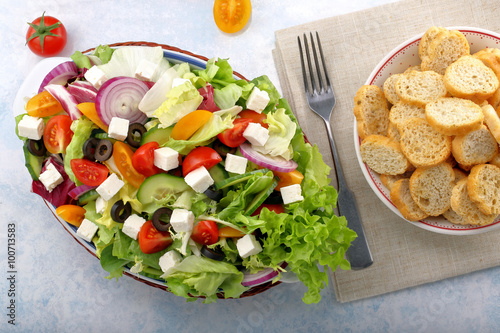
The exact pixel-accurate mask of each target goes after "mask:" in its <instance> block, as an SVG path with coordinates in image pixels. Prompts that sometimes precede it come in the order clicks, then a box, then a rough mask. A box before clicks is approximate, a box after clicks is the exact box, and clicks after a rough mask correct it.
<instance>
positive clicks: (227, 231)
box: [219, 226, 245, 238]
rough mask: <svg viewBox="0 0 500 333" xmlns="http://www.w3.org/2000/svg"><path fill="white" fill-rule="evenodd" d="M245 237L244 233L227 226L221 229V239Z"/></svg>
mask: <svg viewBox="0 0 500 333" xmlns="http://www.w3.org/2000/svg"><path fill="white" fill-rule="evenodd" d="M243 236H245V234H244V233H242V232H241V231H239V230H236V229H234V228H231V227H227V226H226V227H222V228H220V229H219V237H226V238H228V237H229V238H241V237H243Z"/></svg>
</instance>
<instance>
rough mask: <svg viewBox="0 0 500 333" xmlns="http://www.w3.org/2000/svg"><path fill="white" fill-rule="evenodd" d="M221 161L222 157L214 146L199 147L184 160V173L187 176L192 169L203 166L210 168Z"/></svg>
mask: <svg viewBox="0 0 500 333" xmlns="http://www.w3.org/2000/svg"><path fill="white" fill-rule="evenodd" d="M220 161H222V157H220V155H219V153H217V152H216V151H215V150H213V149H212V148H210V147H206V146H201V147H197V148H195V149H193V150H191V152H190V153H189V154H187V156H186V158H185V159H184V161H183V162H182V173H183V175H184V176H186V175H187V174H188V173H190V172H191V171H193V170H196V169H198V168H199V167H202V166H204V167H205V168H206V169H207V170H208V169H210V168H211V167H213V166H214V165H216V164H217V163H219V162H220Z"/></svg>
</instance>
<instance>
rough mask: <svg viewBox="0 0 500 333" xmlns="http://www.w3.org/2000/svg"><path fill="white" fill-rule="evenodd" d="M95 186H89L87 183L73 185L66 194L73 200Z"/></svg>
mask: <svg viewBox="0 0 500 333" xmlns="http://www.w3.org/2000/svg"><path fill="white" fill-rule="evenodd" d="M95 188H96V186H89V185H85V184H83V185H80V186H78V187H75V188H74V189H72V190H71V191H69V193H68V195H69V196H70V197H71V198H73V199H74V200H78V198H79V197H80V196H81V195H82V194H84V193H87V192H88V191H90V190H93V189H95Z"/></svg>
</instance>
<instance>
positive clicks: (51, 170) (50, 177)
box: [38, 163, 64, 193]
mask: <svg viewBox="0 0 500 333" xmlns="http://www.w3.org/2000/svg"><path fill="white" fill-rule="evenodd" d="M38 180H40V181H41V182H42V184H43V186H45V188H46V189H47V191H49V193H50V192H52V190H53V189H54V188H55V187H56V186H57V185H59V184H61V183H62V182H63V181H64V179H63V177H62V175H61V174H60V173H59V171H57V169H56V167H55V166H54V165H53V164H52V163H49V164H48V165H47V168H45V171H44V172H42V173H41V174H40V176H39V177H38Z"/></svg>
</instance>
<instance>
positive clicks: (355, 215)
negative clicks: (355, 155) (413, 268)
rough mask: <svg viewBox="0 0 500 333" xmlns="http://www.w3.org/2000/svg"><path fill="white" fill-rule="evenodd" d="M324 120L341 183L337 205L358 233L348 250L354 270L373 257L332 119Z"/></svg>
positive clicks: (360, 267) (367, 263) (336, 171)
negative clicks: (344, 170) (337, 142)
mask: <svg viewBox="0 0 500 333" xmlns="http://www.w3.org/2000/svg"><path fill="white" fill-rule="evenodd" d="M323 120H324V121H325V125H326V129H327V132H328V139H329V140H330V149H331V151H332V155H333V161H334V162H335V173H336V175H337V181H338V184H339V186H338V187H339V191H338V192H339V193H338V198H337V207H338V209H339V213H340V215H343V216H344V217H345V218H346V220H347V224H348V226H349V228H350V229H352V230H354V231H355V232H356V234H357V235H358V237H357V238H356V239H355V240H354V241H353V242H352V243H351V246H350V247H349V249H348V250H347V257H348V259H349V262H350V263H351V268H352V269H353V270H358V269H363V268H366V267H368V266H370V265H371V264H373V257H372V254H371V251H370V248H369V246H368V242H367V240H366V236H365V231H364V229H363V224H362V223H361V218H360V216H359V211H358V206H357V204H356V198H355V197H354V194H353V193H352V191H351V190H350V189H349V187H348V186H347V183H346V181H345V178H344V172H343V170H342V166H341V164H340V159H339V156H338V153H337V148H336V146H335V142H334V141H333V135H332V128H331V126H330V121H329V120H326V119H323Z"/></svg>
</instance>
